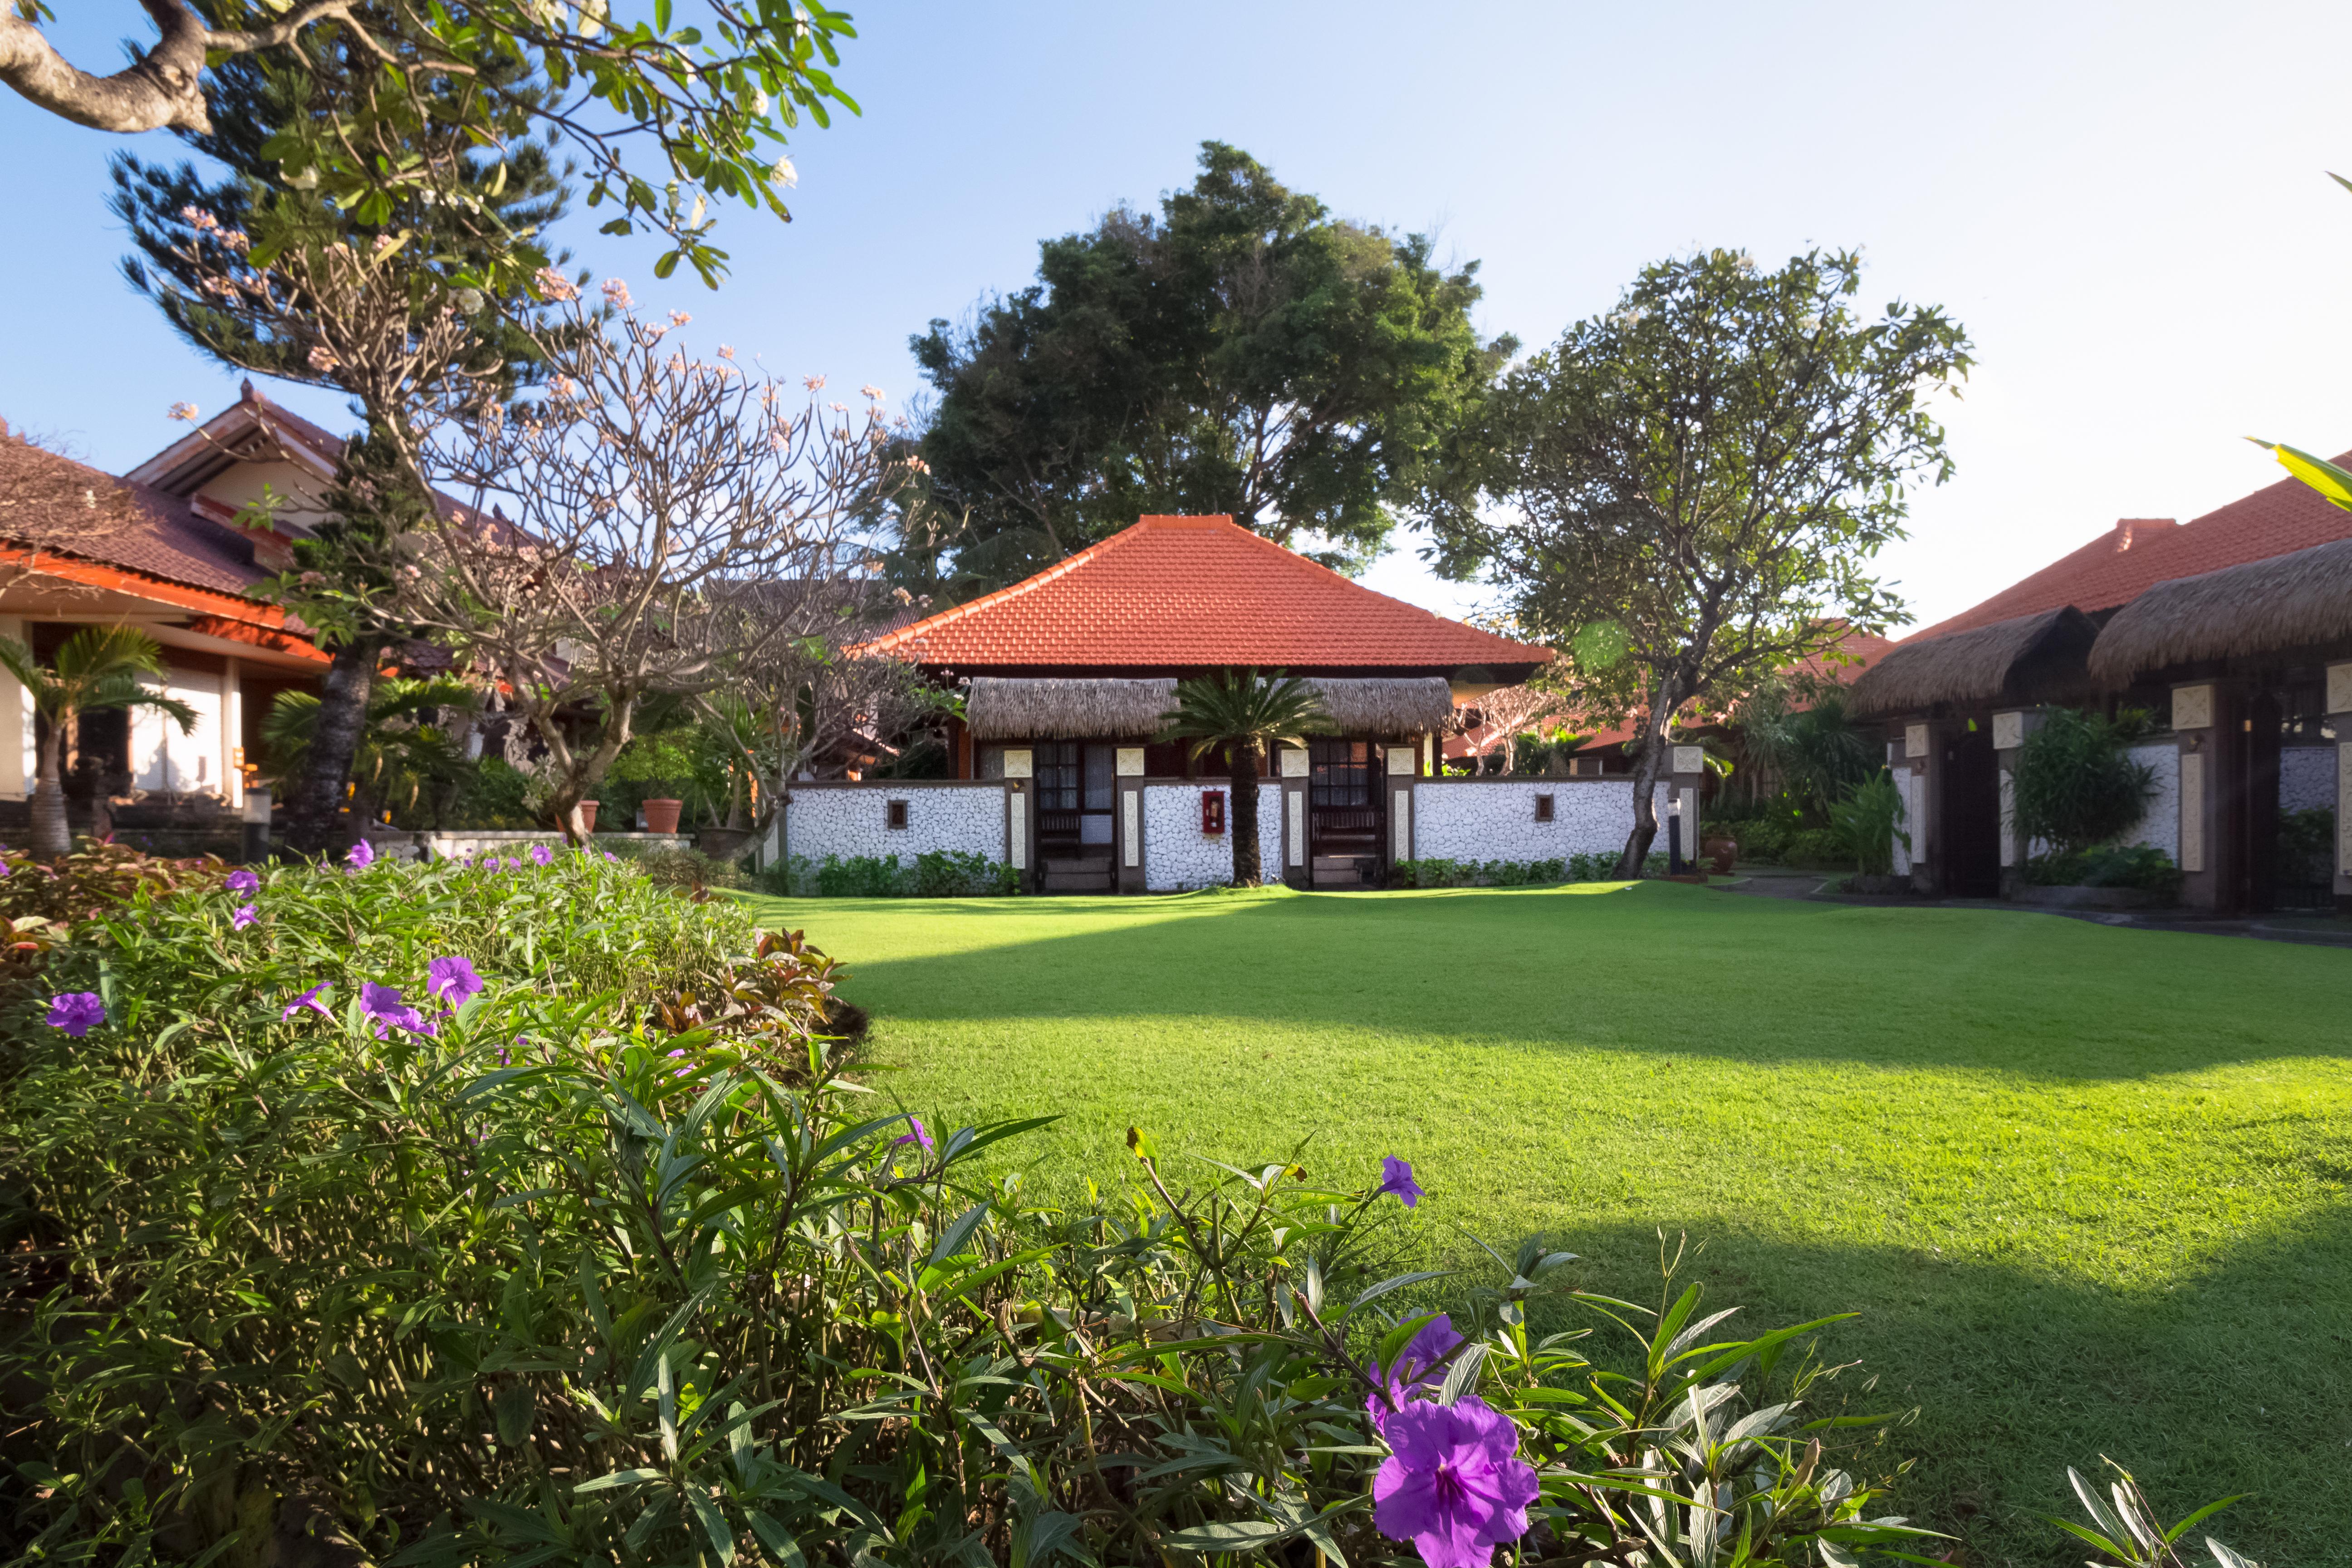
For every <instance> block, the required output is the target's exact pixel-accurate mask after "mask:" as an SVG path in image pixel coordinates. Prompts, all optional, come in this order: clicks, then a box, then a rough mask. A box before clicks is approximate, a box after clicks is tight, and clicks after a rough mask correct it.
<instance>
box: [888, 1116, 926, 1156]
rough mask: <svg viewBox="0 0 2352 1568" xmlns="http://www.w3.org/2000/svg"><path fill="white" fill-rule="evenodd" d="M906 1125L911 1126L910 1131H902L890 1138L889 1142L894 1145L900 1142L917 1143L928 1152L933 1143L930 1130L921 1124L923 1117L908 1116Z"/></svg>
mask: <svg viewBox="0 0 2352 1568" xmlns="http://www.w3.org/2000/svg"><path fill="white" fill-rule="evenodd" d="M907 1125H908V1127H909V1128H911V1129H912V1131H907V1132H902V1133H900V1134H899V1135H898V1137H896V1138H893V1139H891V1140H890V1142H891V1143H892V1144H893V1145H894V1146H895V1145H897V1144H900V1143H915V1144H919V1145H921V1147H922V1151H923V1152H924V1153H926V1154H928V1153H929V1152H931V1150H932V1148H933V1147H934V1145H933V1143H932V1142H931V1133H930V1130H929V1128H927V1127H925V1126H924V1125H923V1119H922V1118H921V1117H919V1116H909V1117H908V1118H907Z"/></svg>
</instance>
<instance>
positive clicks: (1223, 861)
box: [1143, 782, 1283, 893]
mask: <svg viewBox="0 0 2352 1568" xmlns="http://www.w3.org/2000/svg"><path fill="white" fill-rule="evenodd" d="M1218 788H1228V789H1229V786H1223V785H1219V784H1215V783H1213V782H1203V783H1200V784H1146V785H1144V786H1143V885H1144V887H1145V888H1147V889H1150V891H1152V892H1155V893H1173V892H1181V891H1182V890H1183V889H1188V888H1213V887H1216V886H1219V885H1221V884H1223V883H1225V882H1230V881H1232V880H1233V879H1234V847H1233V840H1232V837H1231V834H1232V832H1233V822H1232V815H1233V803H1232V802H1231V801H1227V802H1226V803H1225V811H1226V825H1225V831H1224V832H1223V833H1215V834H1210V833H1203V832H1202V831H1201V795H1202V791H1204V790H1212V789H1218ZM1257 853H1258V865H1259V868H1260V872H1259V874H1260V875H1261V876H1263V877H1264V878H1265V879H1266V880H1267V881H1269V882H1272V881H1278V880H1280V879H1281V877H1282V868H1283V863H1282V786H1281V785H1280V784H1272V783H1261V784H1259V785H1258V786H1257Z"/></svg>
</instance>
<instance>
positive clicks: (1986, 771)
mask: <svg viewBox="0 0 2352 1568" xmlns="http://www.w3.org/2000/svg"><path fill="white" fill-rule="evenodd" d="M1943 784H1944V790H1943V796H1944V798H1943V812H1942V814H1941V815H1942V817H1943V820H1942V821H1941V822H1940V823H1938V824H1937V826H1939V827H1940V828H1941V829H1942V831H1941V833H1940V834H1938V836H1937V837H1940V838H1941V839H1942V841H1943V850H1944V868H1943V870H1944V876H1943V882H1944V895H1945V897H1947V898H1954V899H1997V898H1999V897H2000V761H1999V759H1998V758H1997V757H1995V755H1994V754H1993V749H1992V731H1990V730H1989V729H1986V728H1985V727H1983V726H1981V725H1979V727H1977V728H1976V729H1973V730H1962V731H1958V732H1957V733H1955V734H1953V735H1952V736H1951V737H1949V738H1948V740H1946V741H1945V742H1944V779H1943Z"/></svg>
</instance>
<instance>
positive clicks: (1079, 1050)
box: [774, 884, 2352, 1564]
mask: <svg viewBox="0 0 2352 1568" xmlns="http://www.w3.org/2000/svg"><path fill="white" fill-rule="evenodd" d="M774 908H775V914H776V918H778V919H780V920H782V921H786V922H788V923H790V924H793V925H803V926H806V927H807V928H808V930H809V932H810V936H811V939H812V940H814V942H817V943H818V944H819V945H821V946H823V947H824V948H826V949H827V950H828V951H830V952H834V953H835V954H836V955H837V956H839V957H841V958H842V959H844V960H845V961H846V963H848V965H849V967H850V969H851V971H852V973H853V978H852V979H851V980H850V982H849V984H848V985H847V987H846V991H847V994H849V995H850V996H851V997H852V998H853V999H855V1000H856V1001H858V1002H860V1003H862V1004H864V1005H866V1006H868V1007H869V1008H871V1009H872V1010H873V1011H874V1013H875V1015H876V1020H877V1022H876V1030H875V1035H874V1040H873V1047H872V1053H871V1054H872V1056H873V1058H874V1059H875V1060H876V1061H877V1062H883V1063H890V1064H895V1065H896V1066H898V1068H900V1069H902V1070H899V1071H898V1072H895V1073H892V1074H888V1075H882V1076H877V1078H876V1079H874V1082H875V1084H876V1086H877V1088H878V1089H880V1090H881V1091H882V1092H883V1093H884V1094H885V1095H886V1096H891V1097H897V1098H900V1099H903V1100H904V1101H905V1102H906V1103H907V1104H908V1106H909V1107H911V1108H913V1109H916V1110H922V1111H925V1112H929V1113H931V1114H935V1115H936V1116H938V1117H939V1119H940V1120H941V1121H947V1122H949V1123H950V1124H952V1123H955V1122H958V1121H976V1120H981V1119H983V1118H991V1117H1001V1116H1015V1115H1034V1114H1036V1113H1039V1112H1041V1111H1055V1112H1059V1113H1061V1114H1062V1115H1063V1117H1064V1118H1065V1120H1064V1121H1061V1122H1060V1123H1059V1124H1057V1125H1056V1126H1055V1128H1054V1129H1052V1130H1050V1131H1047V1132H1045V1133H1042V1134H1039V1135H1037V1136H1035V1137H1034V1138H1032V1139H1030V1140H1028V1141H1026V1151H1027V1152H1026V1156H1025V1157H1026V1158H1027V1159H1029V1160H1030V1161H1032V1162H1034V1163H1036V1164H1038V1165H1039V1167H1040V1170H1039V1172H1038V1174H1039V1177H1040V1179H1045V1180H1064V1181H1066V1180H1070V1179H1073V1178H1074V1174H1075V1173H1080V1172H1087V1171H1108V1170H1110V1169H1114V1168H1115V1166H1116V1163H1117V1161H1118V1159H1119V1158H1120V1147H1119V1141H1120V1135H1121V1134H1122V1133H1123V1132H1124V1130H1125V1129H1126V1127H1127V1126H1128V1125H1129V1123H1130V1122H1139V1123H1143V1124H1145V1125H1147V1126H1149V1127H1150V1128H1151V1129H1152V1130H1153V1131H1154V1132H1155V1134H1156V1135H1157V1137H1158V1139H1159V1142H1160V1147H1161V1149H1162V1150H1163V1151H1164V1150H1171V1149H1181V1150H1190V1151H1192V1152H1199V1153H1202V1154H1208V1155H1213V1156H1215V1157H1218V1158H1225V1159H1233V1158H1239V1157H1244V1156H1250V1155H1260V1154H1274V1153H1278V1152H1283V1151H1286V1149H1288V1148H1289V1147H1290V1145H1291V1144H1292V1143H1294V1142H1296V1141H1297V1139H1298V1138H1299V1137H1301V1136H1302V1135H1305V1134H1307V1133H1310V1132H1311V1133H1312V1134H1313V1142H1311V1143H1310V1144H1309V1145H1308V1150H1307V1160H1308V1162H1309V1163H1312V1164H1318V1165H1321V1166H1325V1167H1328V1168H1330V1169H1331V1170H1332V1172H1333V1174H1334V1179H1342V1178H1340V1177H1339V1174H1338V1173H1339V1172H1340V1171H1345V1170H1357V1171H1361V1172H1366V1173H1369V1172H1370V1170H1371V1169H1372V1167H1373V1166H1375V1165H1376V1164H1377V1163H1378V1160H1379V1157H1380V1156H1381V1154H1383V1153H1388V1152H1395V1153H1401V1154H1404V1155H1407V1156H1409V1157H1410V1158H1412V1160H1413V1162H1414V1163H1415V1165H1416V1167H1417V1168H1418V1170H1419V1172H1420V1175H1421V1179H1422V1181H1423V1183H1424V1184H1425V1185H1426V1186H1427V1187H1428V1188H1429V1191H1430V1194H1431V1196H1430V1199H1429V1201H1428V1202H1427V1203H1426V1204H1424V1205H1423V1208H1422V1210H1421V1214H1420V1216H1419V1220H1420V1229H1421V1234H1422V1235H1423V1237H1426V1239H1427V1245H1428V1246H1429V1247H1431V1248H1432V1249H1433V1251H1435V1252H1438V1253H1441V1254H1443V1253H1444V1252H1446V1251H1448V1250H1453V1251H1459V1250H1460V1248H1461V1247H1462V1245H1463V1244H1462V1243H1461V1242H1460V1241H1459V1240H1458V1235H1459V1232H1458V1230H1457V1229H1456V1228H1455V1227H1465V1228H1467V1229H1469V1230H1472V1231H1475V1232H1476V1233H1477V1234H1479V1235H1481V1236H1484V1237H1487V1238H1488V1239H1490V1240H1496V1241H1498V1242H1499V1241H1504V1240H1510V1239H1515V1238H1516V1237H1519V1236H1522V1235H1524V1234H1526V1233H1528V1232H1530V1231H1544V1232H1547V1233H1549V1234H1550V1235H1552V1236H1553V1237H1555V1239H1556V1240H1557V1241H1559V1243H1560V1244H1562V1245H1565V1246H1567V1247H1570V1248H1571V1249H1572V1250H1574V1251H1576V1252H1578V1253H1580V1254H1581V1255H1582V1256H1583V1257H1584V1258H1586V1259H1587V1260H1588V1261H1587V1262H1586V1263H1585V1264H1584V1265H1582V1266H1581V1267H1582V1269H1583V1273H1582V1281H1583V1282H1584V1283H1586V1284H1588V1285H1590V1286H1591V1287H1593V1288H1595V1289H1603V1290H1607V1291H1610V1292H1611V1293H1612V1294H1624V1295H1632V1296H1636V1297H1643V1298H1646V1297H1647V1296H1648V1295H1649V1294H1651V1291H1652V1289H1653V1288H1654V1269H1655V1260H1656V1255H1657V1252H1658V1240H1657V1236H1656V1232H1657V1230H1658V1229H1659V1228H1660V1227H1664V1228H1665V1229H1666V1230H1667V1231H1668V1232H1670V1233H1672V1232H1682V1231H1687V1232H1688V1233H1689V1235H1690V1236H1691V1237H1692V1238H1693V1240H1694V1241H1700V1240H1703V1241H1704V1242H1705V1243H1706V1250H1705V1251H1704V1252H1703V1253H1702V1254H1701V1255H1700V1257H1699V1259H1698V1262H1697V1264H1696V1274H1697V1276H1698V1277H1699V1278H1701V1279H1705V1280H1706V1282H1707V1284H1708V1288H1709V1291H1710V1294H1711V1295H1712V1296H1713V1297H1714V1298H1715V1301H1716V1304H1717V1305H1718V1306H1721V1305H1730V1304H1733V1303H1735V1302H1737V1303H1741V1304H1744V1305H1745V1306H1746V1307H1747V1309H1748V1312H1747V1314H1745V1315H1747V1316H1752V1317H1755V1318H1757V1319H1759V1320H1763V1319H1769V1320H1773V1321H1788V1320H1793V1319H1797V1318H1800V1317H1806V1318H1810V1317H1815V1316H1820V1315H1822V1314H1825V1313H1828V1312H1833V1311H1839V1310H1859V1311H1860V1312H1861V1313H1862V1314H1863V1316H1862V1317H1861V1319H1860V1320H1859V1321H1856V1322H1854V1323H1853V1324H1851V1325H1848V1326H1845V1327H1843V1328H1842V1329H1840V1330H1838V1331H1834V1332H1833V1333H1832V1335H1831V1336H1830V1337H1829V1338H1828V1340H1827V1341H1826V1342H1825V1343H1824V1346H1823V1349H1824V1351H1825V1352H1827V1353H1829V1354H1831V1355H1832V1356H1833V1357H1836V1358H1841V1359H1849V1358H1858V1359H1859V1360H1861V1361H1862V1362H1863V1363H1864V1369H1865V1370H1866V1371H1868V1372H1871V1373H1875V1374H1876V1375H1877V1376H1878V1377H1879V1379H1880V1383H1879V1390H1878V1392H1879V1394H1881V1395H1882V1396H1883V1401H1884V1403H1885V1404H1886V1405H1890V1406H1910V1405H1917V1406H1918V1407H1919V1408H1920V1412H1921V1414H1920V1416H1919V1419H1918V1422H1917V1424H1916V1426H1912V1427H1909V1428H1908V1429H1906V1431H1905V1432H1904V1433H1902V1434H1901V1436H1900V1443H1901V1446H1902V1447H1903V1448H1904V1449H1905V1450H1906V1452H1908V1453H1910V1454H1913V1455H1916V1458H1917V1459H1918V1466H1917V1468H1916V1471H1915V1473H1914V1474H1913V1476H1912V1477H1911V1478H1910V1479H1908V1480H1907V1481H1906V1483H1905V1487H1904V1491H1903V1496H1902V1501H1903V1502H1904V1503H1905V1504H1906V1506H1907V1507H1908V1508H1910V1509H1911V1510H1914V1511H1915V1512H1916V1514H1918V1515H1921V1516H1924V1517H1926V1518H1927V1519H1928V1520H1930V1521H1933V1522H1935V1523H1937V1524H1938V1525H1939V1526H1942V1527H1945V1528H1950V1529H1956V1530H1958V1531H1961V1532H1963V1533H1964V1534H1965V1535H1966V1536H1967V1537H1968V1539H1969V1542H1970V1546H1971V1549H1972V1552H1973V1555H1972V1557H1971V1559H1970V1560H1971V1561H1974V1562H1982V1563H2002V1562H2011V1561H2014V1562H2032V1563H2071V1562H2076V1561H2079V1556H2078V1555H2077V1554H2074V1553H2071V1552H2067V1551H2066V1550H2065V1549H2064V1548H2063V1546H2062V1545H2061V1544H2060V1543H2059V1542H2058V1541H2057V1539H2056V1536H2055V1532H2053V1531H2050V1530H2049V1529H2047V1528H2046V1527H2044V1526H2043V1525H2042V1524H2041V1523H2040V1522H2039V1521H2038V1520H2037V1519H2036V1517H2035V1516H2036V1515H2038V1514H2041V1513H2056V1512H2063V1511H2066V1503H2065V1501H2064V1499H2063V1495H2062V1493H2063V1468H2064V1467H2065V1466H2066V1465H2068V1464H2070V1463H2071V1464H2075V1465H2078V1466H2082V1467H2084V1468H2086V1469H2088V1468H2093V1467H2095V1466H2096V1464H2097V1462H2098V1460H2099V1457H2100V1456H2101V1455H2102V1454H2107V1455H2112V1456H2113V1457H2114V1458H2116V1459H2117V1460H2119V1461H2122V1462H2123V1463H2125V1464H2126V1465H2128V1466H2129V1467H2130V1468H2132V1469H2133V1470H2134V1472H2135V1473H2136V1474H2137V1475H2138V1476H2139V1477H2140V1479H2142V1481H2143V1482H2144V1483H2145V1484H2146V1485H2147V1487H2148V1489H2150V1491H2151V1492H2152V1493H2153V1494H2155V1495H2156V1496H2157V1497H2158V1500H2159V1501H2160V1502H2162V1503H2164V1504H2166V1505H2167V1506H2169V1507H2172V1508H2173V1509H2174V1510H2176V1512H2187V1511H2188V1510H2189V1508H2191V1507H2193V1506H2195V1505H2197V1504H2200V1503H2202V1502H2204V1501H2206V1500H2210V1498H2213V1497H2218V1496H2221V1495H2223V1494H2225V1493H2229V1492H2236V1491H2247V1490H2252V1491H2255V1492H2257V1493H2259V1494H2260V1495H2259V1496H2258V1497H2256V1498H2255V1499H2253V1500H2250V1501H2248V1502H2245V1503H2242V1504H2241V1505H2239V1506H2238V1507H2237V1508H2235V1509H2233V1510H2230V1512H2229V1513H2228V1514H2227V1515H2225V1516H2224V1517H2223V1519H2222V1520H2221V1521H2220V1522H2219V1524H2218V1525H2217V1526H2216V1533H2218V1534H2219V1535H2220V1536H2221V1539H2223V1540H2226V1541H2230V1542H2231V1543H2232V1544H2234V1545H2237V1546H2238V1547H2239V1548H2240V1549H2241V1550H2248V1551H2252V1552H2254V1553H2255V1555H2257V1556H2258V1557H2261V1558H2263V1559H2264V1560H2265V1561H2268V1562H2271V1563H2273V1564H2280V1563H2316V1562H2321V1561H2326V1560H2329V1559H2330V1558H2331V1556H2332V1555H2334V1554H2336V1553H2340V1552H2342V1550H2343V1547H2342V1542H2343V1540H2344V1538H2345V1533H2346V1531H2347V1521H2352V1399H2347V1394H2352V1377H2347V1373H2346V1368H2347V1364H2352V1224H2347V1211H2346V1209H2345V1206H2344V1197H2345V1190H2346V1184H2347V1179H2352V1073H2347V1056H2352V1047H2347V1039H2346V1026H2345V1013H2344V1007H2345V997H2346V995H2347V981H2352V954H2347V953H2345V952H2336V951H2333V950H2326V949H2315V948H2303V947H2289V946H2282V945H2272V944H2263V943H2255V942H2243V941H2234V940H2230V939H2224V938H2214V937H2198V936H2180V935H2167V934H2159V933H2150V932H2140V931H2119V930H2114V929H2109V928H2105V927H2100V926H2095V925H2092V924H2088V923H2085V922H2081V921H2067V920H2063V919H2058V918H2055V917H2051V916H2042V915H2030V914H2023V913H2016V914H2011V913H2001V912H1986V911H1969V910H1892V909H1853V908H1843V907H1838V906H1832V905H1822V904H1809V903H1790V902H1783V901H1778V900H1748V899H1739V898H1735V897H1728V896H1726V895H1724V894H1722V893H1719V892H1709V891H1704V890H1701V889H1692V888H1682V887H1672V886H1664V885H1659V884H1647V885H1643V886H1641V887H1638V888H1632V889H1608V888H1601V887H1596V886H1592V885H1587V886H1584V887H1580V888H1572V889H1557V890H1532V889H1531V890H1510V891H1491V892H1489V891H1469V890H1449V891H1432V892H1405V893H1389V894H1377V895H1364V894H1356V895H1326V896H1319V897H1318V896H1302V895H1297V894H1293V893H1288V892H1284V891H1279V890H1276V891H1269V892H1265V893H1257V894H1242V895H1234V894H1225V895H1195V896H1192V897H1188V898H1182V899H1160V900H1111V899H1024V900H969V901H957V902H920V903H919V902H911V901H889V900H883V901H871V902H866V901H852V900H835V901H815V900H800V901H795V902H791V903H782V902H779V903H778V904H776V905H775V906H774Z"/></svg>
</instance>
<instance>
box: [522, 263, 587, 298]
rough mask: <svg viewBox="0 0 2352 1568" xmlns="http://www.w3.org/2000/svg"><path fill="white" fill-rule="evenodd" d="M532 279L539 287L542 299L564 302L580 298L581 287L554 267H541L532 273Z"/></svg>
mask: <svg viewBox="0 0 2352 1568" xmlns="http://www.w3.org/2000/svg"><path fill="white" fill-rule="evenodd" d="M530 280H531V282H532V284H533V285H535V286H536V287H537V288H538V289H539V297H540V298H541V299H542V300H549V301H551V302H554V303H562V302H564V301H567V300H577V299H578V298H580V289H579V287H578V286H577V285H576V284H574V283H573V282H572V279H569V278H566V277H565V276H564V275H563V274H562V273H561V272H558V271H557V270H556V269H555V268H552V267H542V268H540V269H539V270H538V271H537V272H534V273H532V274H531V279H530Z"/></svg>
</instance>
